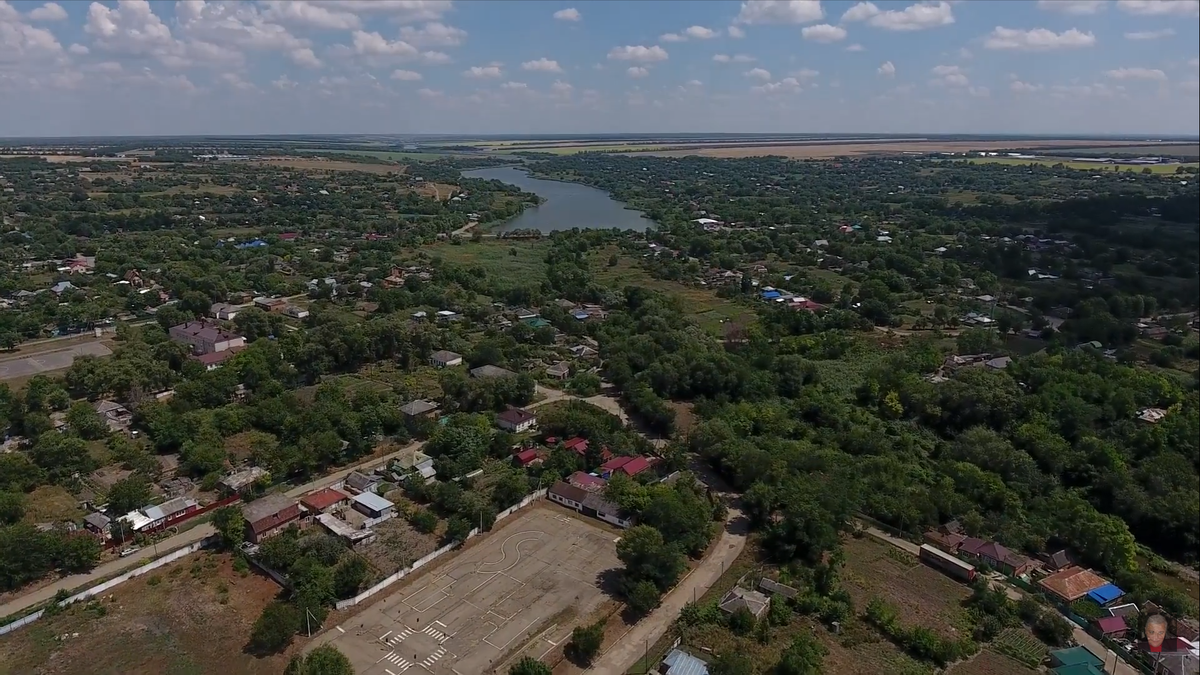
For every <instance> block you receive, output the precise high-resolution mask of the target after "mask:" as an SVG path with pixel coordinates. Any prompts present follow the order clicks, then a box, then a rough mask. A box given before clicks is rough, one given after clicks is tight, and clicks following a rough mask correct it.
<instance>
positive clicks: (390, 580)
mask: <svg viewBox="0 0 1200 675" xmlns="http://www.w3.org/2000/svg"><path fill="white" fill-rule="evenodd" d="M545 496H546V490H545V489H541V490H537V491H536V492H534V493H532V494H530V495H526V497H525V498H524V499H522V500H521V501H520V502H518V503H516V504H514V505H512V506H510V507H508V508H507V509H504V510H503V511H501V512H500V513H498V514H496V522H500V521H501V520H503V519H505V518H507V517H509V516H511V515H512V514H514V513H516V512H517V511H520V510H521V509H523V508H525V507H526V506H529V505H530V504H532V503H534V502H535V501H537V500H539V499H542V498H544V497H545ZM477 534H479V528H474V529H472V530H471V531H470V532H468V533H467V539H470V538H471V537H474V536H475V535H477ZM455 546H456V545H455V544H447V545H445V546H443V547H441V548H439V549H438V550H436V551H434V552H433V553H430V554H429V555H427V556H425V557H424V558H421V559H420V560H417V561H416V562H414V563H413V564H412V565H410V566H408V567H406V568H404V569H402V570H400V571H399V572H396V573H395V574H393V575H391V576H390V577H387V578H386V579H384V580H383V581H380V582H379V583H377V584H375V585H374V586H372V587H370V588H368V589H367V590H365V591H363V592H362V593H359V594H358V595H356V596H354V597H353V598H347V599H345V600H341V601H339V602H338V603H337V605H336V607H337V608H338V609H346V608H347V607H353V606H354V605H357V604H358V603H360V602H362V601H363V600H366V599H367V598H369V597H371V596H372V595H375V594H376V593H379V592H380V591H382V590H383V589H385V588H387V587H388V586H391V585H392V584H394V583H396V582H397V581H400V580H401V579H403V578H404V577H406V576H408V575H409V574H411V573H413V572H415V571H417V570H419V569H421V568H422V567H424V566H425V565H428V564H429V563H431V562H433V561H434V560H437V559H438V558H440V557H441V556H443V555H445V554H446V553H449V552H450V551H453V550H454V548H455Z"/></svg>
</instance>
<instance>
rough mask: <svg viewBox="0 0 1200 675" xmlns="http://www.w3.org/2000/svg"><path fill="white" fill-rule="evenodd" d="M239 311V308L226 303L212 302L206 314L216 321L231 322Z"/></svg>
mask: <svg viewBox="0 0 1200 675" xmlns="http://www.w3.org/2000/svg"><path fill="white" fill-rule="evenodd" d="M241 310H242V308H241V307H239V306H237V305H231V304H229V303H227V302H214V303H213V304H212V306H211V307H209V310H208V313H209V314H211V315H212V317H213V318H214V319H217V320H218V321H233V320H234V319H235V318H237V315H238V313H239V312H240V311H241Z"/></svg>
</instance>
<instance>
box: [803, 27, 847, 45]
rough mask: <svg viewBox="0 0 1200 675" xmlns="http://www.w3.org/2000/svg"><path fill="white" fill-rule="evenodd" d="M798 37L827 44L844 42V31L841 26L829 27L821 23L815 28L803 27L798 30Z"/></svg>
mask: <svg viewBox="0 0 1200 675" xmlns="http://www.w3.org/2000/svg"><path fill="white" fill-rule="evenodd" d="M800 35H801V36H802V37H803V38H804V39H805V40H812V41H813V42H822V43H826V44H828V43H830V42H837V41H839V40H845V39H846V29H845V28H842V27H841V26H831V25H829V24H827V23H821V24H817V25H815V26H805V27H804V28H802V29H801V30H800Z"/></svg>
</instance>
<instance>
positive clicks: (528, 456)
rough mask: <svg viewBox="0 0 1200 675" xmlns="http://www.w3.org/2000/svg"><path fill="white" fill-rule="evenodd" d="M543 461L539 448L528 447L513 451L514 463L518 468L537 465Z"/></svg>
mask: <svg viewBox="0 0 1200 675" xmlns="http://www.w3.org/2000/svg"><path fill="white" fill-rule="evenodd" d="M542 461H543V458H542V456H541V455H540V454H539V453H538V451H537V448H527V449H525V450H520V451H518V452H514V453H513V464H514V465H516V466H517V467H518V468H522V469H524V468H526V467H530V466H536V465H538V464H541V463H542Z"/></svg>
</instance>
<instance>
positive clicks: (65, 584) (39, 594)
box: [0, 385, 575, 617]
mask: <svg viewBox="0 0 1200 675" xmlns="http://www.w3.org/2000/svg"><path fill="white" fill-rule="evenodd" d="M538 392H539V393H541V394H542V395H543V396H545V397H546V398H544V399H543V400H541V401H538V402H537V403H534V404H532V405H530V406H528V407H530V408H536V407H537V406H539V405H545V404H547V403H551V402H554V401H559V400H562V399H564V398H575V397H574V396H572V395H570V394H567V393H565V392H562V391H558V390H556V389H547V388H545V387H542V386H540V385H539V386H538ZM424 445H425V443H424V442H420V443H410V444H409V445H407V446H405V447H404V448H403V449H401V450H397V451H396V452H393V453H391V454H388V455H384V456H383V457H378V458H375V459H369V460H366V461H363V462H361V463H359V464H354V465H352V466H349V467H346V468H344V469H341V470H339V471H336V472H334V473H331V474H329V475H328V476H324V477H322V478H318V479H316V480H314V481H312V482H309V483H305V484H304V485H300V486H298V487H295V488H292V489H291V490H288V491H287V495H288V496H289V497H300V496H302V495H305V494H307V493H309V492H312V491H313V490H319V489H321V488H324V487H328V486H330V485H333V484H334V483H337V482H338V481H340V480H342V479H344V478H345V477H346V476H348V475H350V472H352V471H357V470H359V469H369V468H372V467H375V466H378V465H380V464H383V463H385V462H388V461H391V460H392V459H394V458H396V457H400V456H401V455H406V454H408V453H410V452H413V451H414V450H419V449H421V447H422V446H424ZM215 533H216V530H214V529H213V527H212V526H211V525H208V524H204V525H198V526H196V527H193V528H192V529H190V530H187V531H185V532H180V533H179V534H176V535H174V536H172V537H168V538H167V539H164V540H162V541H160V542H158V546H157V552H158V553H161V554H163V555H165V554H167V553H170V552H171V551H174V550H175V549H179V548H183V547H184V546H187V545H188V544H193V543H195V542H197V541H200V540H201V539H203V538H205V537H207V536H209V535H211V534H215ZM155 550H156V549H155V547H154V546H147V547H145V548H142V549H141V550H139V551H137V552H136V553H133V554H132V555H129V556H126V557H124V558H119V559H117V560H112V561H109V562H107V563H105V564H103V565H100V566H98V567H96V568H95V569H93V570H92V571H91V572H88V573H87V574H73V575H71V576H67V577H63V578H62V579H59V580H58V581H56V582H54V583H53V584H50V585H49V586H45V587H44V588H39V589H37V590H36V591H32V592H30V593H27V594H25V595H22V596H20V597H18V598H15V599H13V600H11V601H9V602H8V603H6V604H4V605H0V617H5V616H11V615H13V614H15V613H17V612H19V611H21V610H23V609H26V608H28V607H32V606H34V605H37V604H40V603H43V602H45V601H47V600H49V599H51V598H53V597H54V594H55V593H58V592H59V591H60V590H66V591H68V592H73V591H75V590H77V589H80V588H81V587H83V586H90V585H92V584H95V583H98V582H101V581H104V580H105V579H108V578H110V577H115V576H117V575H119V574H121V573H122V572H125V571H127V570H129V569H132V568H134V567H137V566H138V565H140V564H142V563H145V562H147V561H149V560H152V559H153V558H154V557H155Z"/></svg>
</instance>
